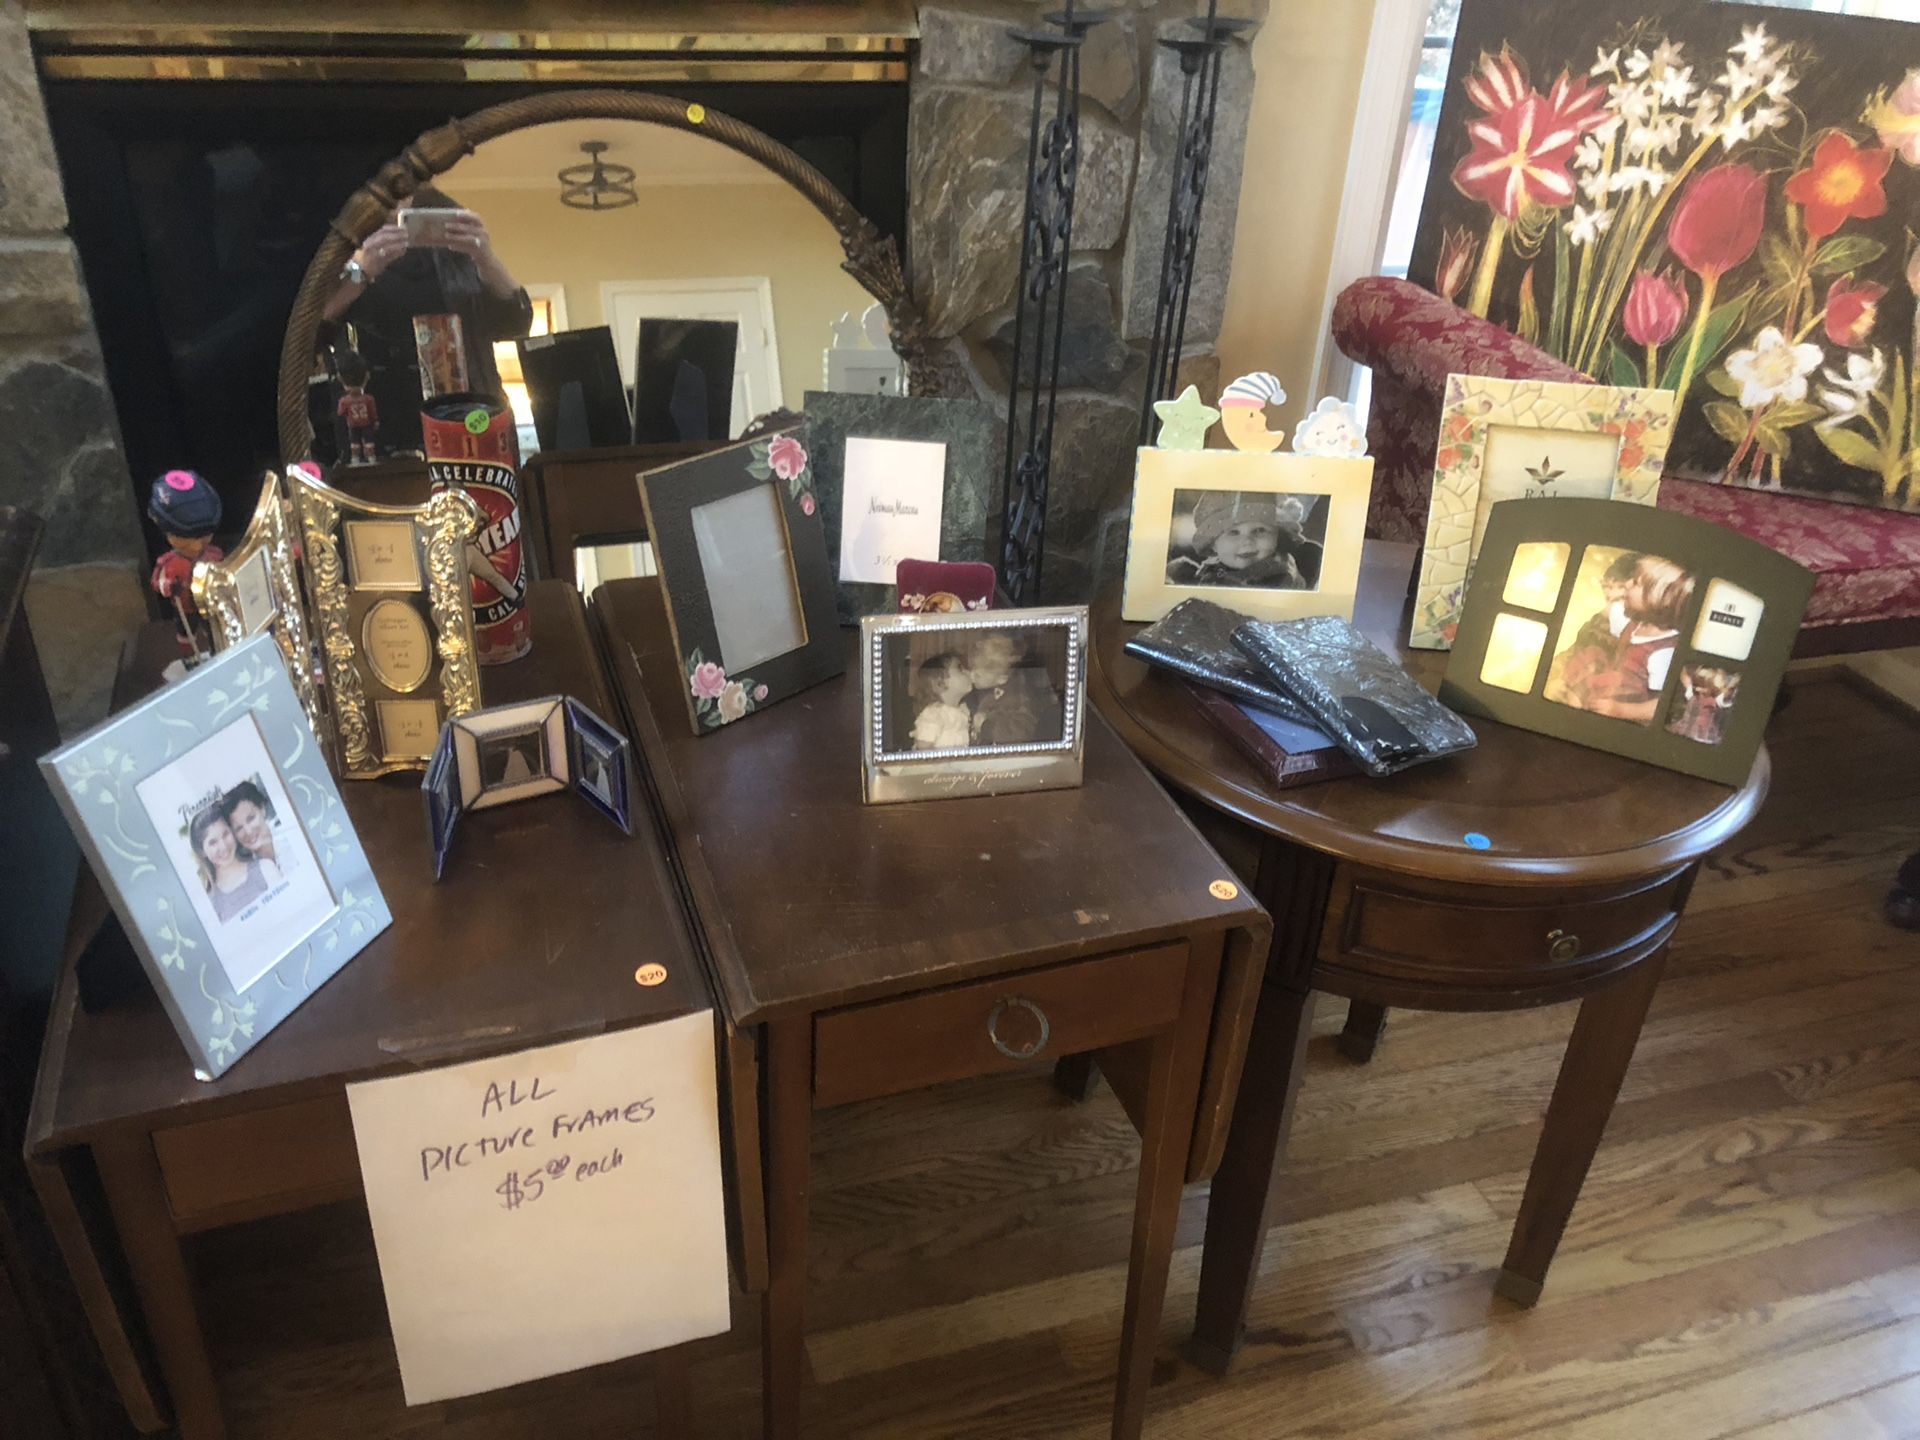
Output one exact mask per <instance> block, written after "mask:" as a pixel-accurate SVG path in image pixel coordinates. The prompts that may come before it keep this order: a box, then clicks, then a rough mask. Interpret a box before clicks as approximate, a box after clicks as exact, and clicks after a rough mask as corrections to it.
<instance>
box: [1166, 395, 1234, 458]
mask: <svg viewBox="0 0 1920 1440" xmlns="http://www.w3.org/2000/svg"><path fill="white" fill-rule="evenodd" d="M1153 413H1154V414H1156V415H1158V416H1159V417H1160V448H1161V449H1162V450H1199V449H1203V448H1204V447H1205V446H1206V443H1207V431H1209V430H1211V429H1212V428H1213V422H1214V421H1216V420H1218V419H1219V418H1220V412H1219V411H1218V410H1216V409H1214V408H1213V407H1212V406H1211V405H1209V404H1207V403H1206V402H1205V401H1204V400H1202V399H1201V398H1200V389H1199V387H1198V386H1195V385H1189V386H1187V388H1186V389H1184V390H1182V391H1181V392H1180V398H1179V399H1177V400H1156V401H1154V402H1153Z"/></svg>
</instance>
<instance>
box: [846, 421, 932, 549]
mask: <svg viewBox="0 0 1920 1440" xmlns="http://www.w3.org/2000/svg"><path fill="white" fill-rule="evenodd" d="M842 475H843V479H842V482H841V492H840V493H841V499H840V506H841V513H840V578H841V579H842V580H851V581H862V582H865V583H867V584H871V585H891V584H893V575H894V570H895V569H896V567H898V565H899V564H900V562H901V561H902V560H938V559H939V558H940V509H941V504H942V502H943V500H944V498H945V494H946V483H947V447H946V446H945V445H943V444H940V443H939V442H937V441H929V440H881V439H874V438H871V437H868V436H861V435H855V436H850V437H849V438H848V440H847V451H846V460H845V463H844V466H843V469H842Z"/></svg>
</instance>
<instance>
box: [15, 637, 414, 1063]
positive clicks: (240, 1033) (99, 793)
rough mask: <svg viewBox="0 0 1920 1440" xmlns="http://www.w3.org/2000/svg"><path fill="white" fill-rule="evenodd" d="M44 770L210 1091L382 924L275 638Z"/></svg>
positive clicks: (112, 725)
mask: <svg viewBox="0 0 1920 1440" xmlns="http://www.w3.org/2000/svg"><path fill="white" fill-rule="evenodd" d="M40 769H41V772H42V773H43V774H44V775H45V776H46V779H47V784H48V786H49V788H51V789H52V791H53V793H54V796H55V798H56V799H57V800H58V801H59V803H60V806H61V808H62V810H64V811H65V812H66V817H67V822H68V824H70V825H71V826H72V827H73V832H74V834H75V836H77V837H78V839H79V841H80V845H81V848H82V849H83V850H84V851H85V852H86V855H87V858H88V860H89V861H90V862H91V864H92V865H93V869H94V873H95V874H96V875H97V876H98V877H99V879H100V883H101V887H102V888H103V889H104V890H105V891H106V892H107V896H108V898H109V899H110V900H111V902H112V904H113V908H114V911H115V913H116V914H117V915H118V916H119V919H120V923H121V925H122V926H123V927H124V928H125V930H126V934H127V938H128V940H129V941H130V942H131V944H132V946H133V949H134V950H135V951H136V952H137V953H138V955H139V956H140V960H141V963H142V965H143V966H144V967H145V969H146V972H147V975H148V977H149V978H150V979H151V980H152V982H153V988H154V991H155V993H156V994H158V996H159V997H160V1002H161V1004H162V1006H163V1007H164V1008H165V1009H166V1011H167V1014H168V1015H169V1017H171V1019H172V1020H173V1023H174V1027H175V1028H176V1029H177V1030H178V1031H179V1032H180V1038H181V1040H182V1041H183V1042H184V1043H185V1045H186V1047H187V1051H188V1053H189V1055H191V1057H192V1059H193V1063H194V1066H195V1073H196V1074H197V1075H199V1076H200V1078H202V1079H216V1078H218V1077H219V1076H220V1075H222V1074H224V1073H225V1072H226V1070H227V1069H228V1068H229V1067H230V1066H232V1065H233V1063H234V1062H235V1061H236V1060H238V1059H239V1058H240V1057H241V1056H243V1055H245V1054H246V1053H247V1052H248V1051H249V1050H251V1049H252V1048H253V1047H254V1046H255V1045H258V1044H259V1043H260V1041H261V1039H262V1038H263V1037H264V1036H265V1035H266V1034H267V1033H268V1032H269V1031H271V1030H272V1029H273V1028H274V1027H275V1026H276V1025H278V1024H280V1023H281V1022H282V1021H283V1020H285V1019H286V1018H287V1016H289V1015H290V1014H292V1013H293V1011H294V1009H295V1008H296V1007H297V1006H299V1005H300V1004H301V1002H302V1001H304V1000H305V999H306V998H307V997H308V996H309V995H311V994H312V993H313V992H314V991H315V990H317V989H318V988H319V987H320V986H321V985H323V984H324V983H326V981H327V980H329V979H330V978H332V976H333V975H334V974H336V973H337V972H338V971H339V970H340V968H341V967H342V966H344V965H345V964H346V963H347V962H348V961H349V960H351V959H352V958H353V957H354V956H355V955H357V954H358V953H359V952H360V951H361V950H363V949H364V948H365V947H366V946H367V945H368V944H369V943H370V942H371V941H372V940H373V938H374V937H375V936H377V935H378V934H379V933H380V932H381V931H382V930H384V929H386V928H387V926H388V925H389V924H390V923H391V921H392V916H391V914H390V912H389V911H388V909H387V904H386V901H385V899H384V898H383V897H382V895H381V893H380V887H379V885H378V884H377V883H376V882H375V880H374V876H373V869H372V866H371V865H370V864H369V863H368V860H367V856H366V852H365V851H364V850H363V849H362V848H361V846H360V842H359V840H358V839H357V838H356V836H355V835H354V830H353V824H352V822H351V821H350V820H349V819H348V817H347V813H346V807H345V806H344V805H343V804H342V802H341V799H340V792H339V790H338V789H337V788H336V786H335V785H334V781H333V776H332V775H331V774H330V773H329V772H328V769H327V763H326V757H325V756H324V755H323V754H322V753H321V751H320V747H319V745H318V744H317V743H316V742H315V740H314V736H313V730H312V728H311V727H310V726H309V725H308V723H307V716H306V712H305V710H304V709H303V707H302V706H301V704H300V700H299V697H298V696H297V695H296V694H295V693H294V688H293V684H292V682H291V681H290V680H289V679H288V677H287V666H286V661H285V659H284V657H283V656H282V654H281V651H280V647H279V645H278V644H277V643H276V641H275V639H274V638H273V637H272V636H270V635H265V634H262V635H255V636H253V637H252V638H250V639H247V640H243V641H242V642H241V643H240V644H238V645H235V646H233V647H231V648H230V649H228V650H226V651H224V652H223V653H221V654H219V655H216V656H215V657H213V659H211V660H209V661H207V662H206V663H204V664H202V665H200V666H197V667H196V668H195V669H193V670H191V671H190V672H188V674H187V675H186V676H185V677H184V678H182V679H180V680H177V681H175V682H173V683H172V684H170V685H167V686H166V687H164V688H163V689H161V690H159V691H156V692H155V693H154V694H153V695H151V696H149V697H148V698H147V699H146V700H143V701H141V702H140V703H139V704H136V705H134V706H131V707H130V708H128V709H126V710H123V711H121V712H120V713H119V714H118V715H115V716H113V717H112V718H111V719H109V720H107V721H105V722H103V723H102V724H100V725H97V726H95V727H94V728H93V729H92V730H90V731H88V732H87V733H86V734H85V735H82V736H81V737H80V738H78V739H77V740H74V741H72V742H71V743H69V744H67V745H65V746H62V747H61V748H60V749H58V750H55V751H53V752H52V753H51V754H49V755H47V756H46V757H44V758H43V759H42V760H41V761H40Z"/></svg>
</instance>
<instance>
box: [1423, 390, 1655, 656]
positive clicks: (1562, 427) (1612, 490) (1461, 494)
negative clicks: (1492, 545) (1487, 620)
mask: <svg viewBox="0 0 1920 1440" xmlns="http://www.w3.org/2000/svg"><path fill="white" fill-rule="evenodd" d="M1560 436H1564V437H1565V439H1564V440H1560V439H1557V438H1556V437H1560ZM1672 439H1673V392H1672V391H1671V390H1646V389H1634V388H1629V387H1623V386H1614V385H1591V384H1586V383H1578V382H1576V383H1568V382H1564V381H1557V380H1509V379H1502V378H1500V377H1498V376H1492V375H1449V376H1448V377H1447V388H1446V399H1445V402H1444V404H1443V405H1442V407H1441V411H1440V437H1439V446H1438V448H1437V450H1436V451H1435V454H1434V466H1433V498H1432V502H1431V504H1430V506H1429V508H1428V511H1427V540H1426V546H1425V548H1424V549H1423V550H1422V551H1421V555H1420V579H1419V583H1418V585H1417V587H1416V588H1415V591H1414V605H1413V623H1412V628H1411V633H1410V634H1409V637H1408V643H1409V644H1410V645H1412V646H1413V647H1414V648H1416V649H1420V650H1447V649H1451V648H1452V646H1453V636H1454V632H1455V631H1456V630H1457V629H1458V628H1459V625H1460V614H1461V609H1462V606H1463V605H1464V604H1465V601H1466V593H1467V582H1468V580H1470V579H1471V578H1472V576H1473V562H1474V560H1475V558H1476V556H1477V555H1478V552H1479V548H1480V542H1481V539H1482V537H1483V536H1484V534H1485V532H1486V526H1487V517H1488V515H1489V513H1490V512H1491V510H1492V508H1493V506H1494V505H1496V504H1498V503H1499V502H1500V501H1502V500H1542V499H1552V498H1560V497H1566V498H1574V499H1588V500H1624V501H1627V502H1629V503H1631V504H1636V505H1652V504H1654V503H1655V502H1656V501H1658V500H1659V498H1660V478H1661V475H1662V473H1663V471H1664V470H1665V468H1666V463H1667V447H1668V445H1669V444H1670V443H1671V441H1672ZM1556 447H1559V448H1560V449H1561V454H1562V460H1561V461H1560V462H1559V463H1558V464H1556V463H1555V462H1554V460H1553V450H1554V449H1555V448H1556ZM1528 460H1532V461H1533V462H1534V463H1533V464H1527V463H1526V462H1527V461H1528ZM1556 472H1557V473H1556Z"/></svg>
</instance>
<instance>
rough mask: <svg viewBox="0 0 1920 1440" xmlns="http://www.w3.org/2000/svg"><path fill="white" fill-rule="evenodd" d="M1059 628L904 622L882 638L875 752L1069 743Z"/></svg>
mask: <svg viewBox="0 0 1920 1440" xmlns="http://www.w3.org/2000/svg"><path fill="white" fill-rule="evenodd" d="M1071 640H1072V637H1071V635H1070V633H1069V631H1068V630H1067V628H1066V627H1065V626H1058V625H1055V626H1037V625H1030V626H984V627H967V628H965V629H960V628H945V629H928V630H902V631H896V632H894V633H891V634H888V635H885V636H884V637H883V638H882V656H883V659H884V680H883V687H882V702H883V703H882V714H881V717H880V721H881V736H882V745H881V749H882V755H881V758H882V759H889V760H890V759H898V758H903V757H910V756H915V755H921V756H930V755H946V756H952V755H955V754H963V753H967V752H971V751H981V750H995V751H998V750H1001V749H1004V748H1006V747H1032V748H1044V747H1047V746H1055V745H1061V744H1064V743H1068V742H1069V741H1070V739H1071V736H1070V733H1069V731H1070V721H1069V716H1068V710H1069V705H1070V702H1071V695H1070V693H1069V673H1070V669H1071V667H1070V664H1069V660H1070V648H1071Z"/></svg>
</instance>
